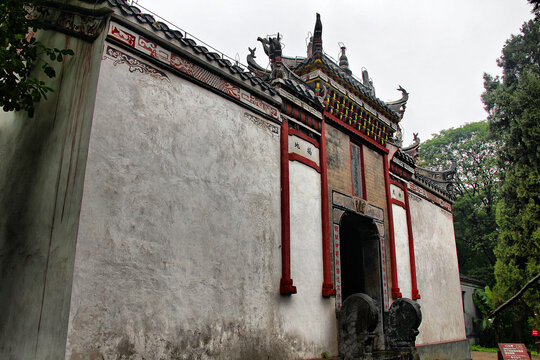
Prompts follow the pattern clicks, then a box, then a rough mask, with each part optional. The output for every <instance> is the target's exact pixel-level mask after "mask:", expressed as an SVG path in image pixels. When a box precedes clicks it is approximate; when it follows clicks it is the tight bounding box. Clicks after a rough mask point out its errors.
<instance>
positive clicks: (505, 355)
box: [497, 344, 531, 360]
mask: <svg viewBox="0 0 540 360" xmlns="http://www.w3.org/2000/svg"><path fill="white" fill-rule="evenodd" d="M497 355H498V356H497V357H498V358H499V360H531V357H530V355H529V353H528V352H527V348H526V347H525V345H524V344H499V352H498V353H497Z"/></svg>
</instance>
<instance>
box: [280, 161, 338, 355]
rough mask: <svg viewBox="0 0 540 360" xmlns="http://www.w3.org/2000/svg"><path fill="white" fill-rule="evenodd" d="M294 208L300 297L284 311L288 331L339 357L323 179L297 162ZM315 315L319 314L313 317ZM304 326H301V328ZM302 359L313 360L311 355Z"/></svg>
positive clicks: (292, 173) (294, 268)
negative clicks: (328, 277) (325, 249)
mask: <svg viewBox="0 0 540 360" xmlns="http://www.w3.org/2000/svg"><path fill="white" fill-rule="evenodd" d="M289 177H290V181H289V183H290V204H291V278H292V279H293V281H294V285H295V286H296V289H297V291H298V293H297V294H296V295H293V296H292V297H291V299H290V300H289V301H288V304H287V305H286V306H284V307H283V310H284V312H283V313H284V314H285V316H286V318H289V319H291V320H292V321H287V322H285V328H286V329H287V330H288V331H290V332H291V333H298V334H301V336H302V337H304V338H306V339H313V340H314V341H315V342H316V343H318V344H319V345H320V348H321V351H319V352H318V353H315V354H312V355H311V356H319V355H320V354H321V352H323V351H326V352H327V353H329V354H337V329H336V313H335V303H334V298H323V297H322V296H321V294H322V283H323V261H322V225H321V221H322V219H321V175H320V174H319V173H318V172H317V171H315V170H314V169H312V168H310V167H308V166H307V165H304V164H302V163H300V162H297V161H291V162H289ZM313 311H315V312H316V313H317V315H316V316H313V315H314V314H313ZM301 324H302V325H301ZM302 355H303V356H302V358H308V357H310V355H309V353H308V352H304V353H303V354H302Z"/></svg>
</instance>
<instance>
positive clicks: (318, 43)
mask: <svg viewBox="0 0 540 360" xmlns="http://www.w3.org/2000/svg"><path fill="white" fill-rule="evenodd" d="M317 53H322V22H321V15H320V14H319V13H317V21H316V22H315V30H314V31H313V55H315V54H317Z"/></svg>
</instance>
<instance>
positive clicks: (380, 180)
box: [363, 146, 392, 291]
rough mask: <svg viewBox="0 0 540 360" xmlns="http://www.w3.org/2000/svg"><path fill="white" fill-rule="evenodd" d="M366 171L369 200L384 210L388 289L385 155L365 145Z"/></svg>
mask: <svg viewBox="0 0 540 360" xmlns="http://www.w3.org/2000/svg"><path fill="white" fill-rule="evenodd" d="M363 149H364V171H365V178H366V193H367V201H369V202H370V203H371V204H373V205H375V206H378V207H380V208H382V209H383V210H384V238H385V245H386V246H385V249H386V254H385V258H386V260H387V261H386V274H387V277H388V291H390V289H391V287H392V278H391V276H390V274H391V263H390V231H389V230H390V229H389V226H388V220H389V219H388V208H387V206H386V183H385V176H384V163H383V161H384V155H383V154H381V153H378V152H376V151H375V150H372V149H370V148H369V147H367V146H364V148H363Z"/></svg>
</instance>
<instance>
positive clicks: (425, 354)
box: [416, 339, 471, 360]
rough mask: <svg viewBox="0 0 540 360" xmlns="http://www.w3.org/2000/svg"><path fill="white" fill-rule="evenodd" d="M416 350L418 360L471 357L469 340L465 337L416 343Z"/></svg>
mask: <svg viewBox="0 0 540 360" xmlns="http://www.w3.org/2000/svg"><path fill="white" fill-rule="evenodd" d="M416 351H417V353H418V356H419V357H420V360H431V359H440V360H442V359H452V360H464V359H470V358H471V351H470V348H469V341H468V340H467V339H464V340H459V341H453V342H447V343H441V344H435V345H420V346H418V345H417V346H416Z"/></svg>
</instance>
